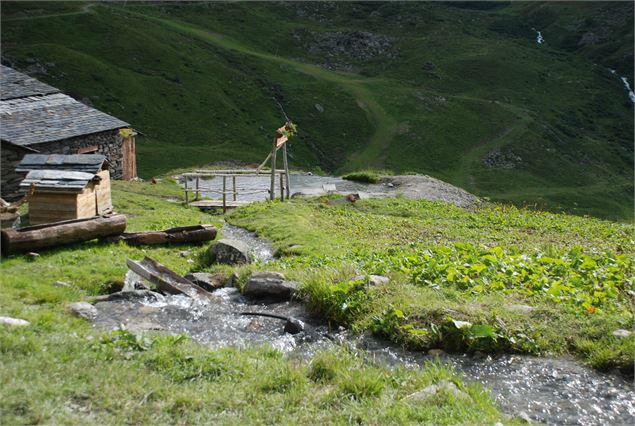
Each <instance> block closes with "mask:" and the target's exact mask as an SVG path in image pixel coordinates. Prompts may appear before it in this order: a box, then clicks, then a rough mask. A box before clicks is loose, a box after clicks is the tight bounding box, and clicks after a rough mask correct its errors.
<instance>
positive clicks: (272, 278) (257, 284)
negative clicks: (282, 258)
mask: <svg viewBox="0 0 635 426" xmlns="http://www.w3.org/2000/svg"><path fill="white" fill-rule="evenodd" d="M297 291H298V283H296V282H293V281H287V280H286V279H285V277H284V275H282V274H280V273H278V272H254V273H253V274H251V276H250V277H249V279H248V280H247V283H246V284H245V286H244V287H243V295H244V296H246V297H251V298H254V299H276V300H289V299H291V298H292V297H293V296H295V294H296V293H297Z"/></svg>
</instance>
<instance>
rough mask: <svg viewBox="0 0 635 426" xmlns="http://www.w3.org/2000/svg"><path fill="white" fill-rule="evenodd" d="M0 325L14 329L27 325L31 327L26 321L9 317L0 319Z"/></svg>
mask: <svg viewBox="0 0 635 426" xmlns="http://www.w3.org/2000/svg"><path fill="white" fill-rule="evenodd" d="M0 324H4V325H13V326H15V327H24V326H27V325H31V323H30V322H28V321H27V320H23V319H19V318H11V317H0Z"/></svg>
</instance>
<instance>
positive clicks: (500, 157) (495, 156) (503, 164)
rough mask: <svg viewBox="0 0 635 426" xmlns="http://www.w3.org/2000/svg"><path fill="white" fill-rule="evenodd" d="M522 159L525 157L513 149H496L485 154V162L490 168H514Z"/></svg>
mask: <svg viewBox="0 0 635 426" xmlns="http://www.w3.org/2000/svg"><path fill="white" fill-rule="evenodd" d="M522 161H523V159H522V158H521V157H519V156H518V155H516V154H514V153H513V152H512V151H501V150H500V149H495V150H493V151H491V152H490V153H488V154H487V155H486V156H485V158H484V159H483V164H485V165H486V166H487V167H489V168H490V169H514V168H516V167H517V166H518V165H519V164H520V163H522Z"/></svg>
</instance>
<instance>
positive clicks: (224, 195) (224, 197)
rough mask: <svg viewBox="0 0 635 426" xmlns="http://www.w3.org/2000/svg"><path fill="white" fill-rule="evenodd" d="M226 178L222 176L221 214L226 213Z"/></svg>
mask: <svg viewBox="0 0 635 426" xmlns="http://www.w3.org/2000/svg"><path fill="white" fill-rule="evenodd" d="M226 191H227V176H223V214H225V213H226V212H227V194H226Z"/></svg>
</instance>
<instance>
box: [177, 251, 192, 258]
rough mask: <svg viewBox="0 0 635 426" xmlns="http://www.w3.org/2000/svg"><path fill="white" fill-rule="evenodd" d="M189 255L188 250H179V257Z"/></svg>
mask: <svg viewBox="0 0 635 426" xmlns="http://www.w3.org/2000/svg"><path fill="white" fill-rule="evenodd" d="M189 255H190V251H189V250H183V251H180V252H179V256H181V257H188V256H189Z"/></svg>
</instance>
